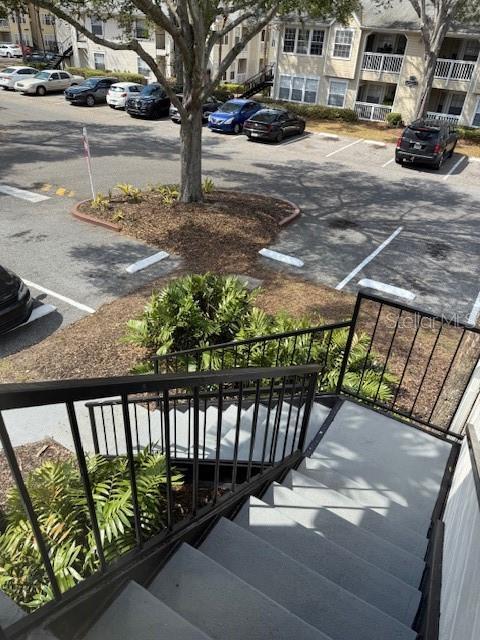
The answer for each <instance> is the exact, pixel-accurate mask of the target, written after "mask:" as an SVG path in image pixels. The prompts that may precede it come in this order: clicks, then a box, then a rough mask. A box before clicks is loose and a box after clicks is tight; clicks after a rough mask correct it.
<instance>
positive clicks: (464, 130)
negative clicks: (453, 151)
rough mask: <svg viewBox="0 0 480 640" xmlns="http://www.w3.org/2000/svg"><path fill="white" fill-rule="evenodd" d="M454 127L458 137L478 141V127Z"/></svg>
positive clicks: (479, 136) (479, 135)
mask: <svg viewBox="0 0 480 640" xmlns="http://www.w3.org/2000/svg"><path fill="white" fill-rule="evenodd" d="M456 129H457V133H458V136H459V137H460V138H463V139H464V140H471V141H472V142H480V128H476V127H457V128H456Z"/></svg>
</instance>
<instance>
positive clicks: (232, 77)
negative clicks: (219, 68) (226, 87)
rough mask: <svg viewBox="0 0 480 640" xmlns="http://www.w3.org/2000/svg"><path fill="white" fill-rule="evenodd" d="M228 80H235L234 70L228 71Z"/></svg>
mask: <svg viewBox="0 0 480 640" xmlns="http://www.w3.org/2000/svg"><path fill="white" fill-rule="evenodd" d="M230 80H235V71H230Z"/></svg>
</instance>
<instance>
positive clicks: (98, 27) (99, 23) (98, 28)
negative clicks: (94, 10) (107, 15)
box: [90, 18, 103, 36]
mask: <svg viewBox="0 0 480 640" xmlns="http://www.w3.org/2000/svg"><path fill="white" fill-rule="evenodd" d="M90 21H91V23H92V33H93V35H94V36H103V20H100V18H90Z"/></svg>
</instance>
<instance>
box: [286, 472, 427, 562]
mask: <svg viewBox="0 0 480 640" xmlns="http://www.w3.org/2000/svg"><path fill="white" fill-rule="evenodd" d="M282 484H284V485H285V486H288V487H289V488H290V489H292V490H293V491H294V492H295V493H299V494H300V495H302V496H303V497H305V498H307V500H309V501H310V502H312V504H314V505H315V506H317V507H319V508H325V509H328V510H329V511H332V512H333V513H336V514H337V515H339V516H340V517H341V518H344V519H345V520H347V521H348V522H351V523H352V524H355V525H357V526H359V527H362V529H366V530H367V531H371V532H372V533H374V534H375V535H377V536H379V537H381V538H384V539H385V540H388V541H389V542H391V543H392V544H395V545H397V546H398V547H401V548H402V549H405V550H406V551H409V552H410V553H412V554H414V555H417V556H418V557H419V558H423V557H424V556H425V551H426V549H427V539H426V537H424V536H421V535H420V534H419V533H417V532H415V531H413V530H411V529H407V528H405V527H403V526H402V524H401V523H399V522H390V519H389V516H388V514H383V513H377V512H375V511H373V510H372V509H370V508H368V507H365V506H363V505H361V504H359V503H358V502H357V501H355V500H352V499H351V498H349V497H348V496H344V495H343V494H342V493H340V492H338V491H334V490H332V489H330V488H329V487H328V486H326V485H325V484H323V483H322V482H319V481H316V480H315V479H313V478H312V477H311V476H309V475H304V474H303V473H300V472H299V471H295V470H292V471H290V472H289V473H288V475H287V477H286V478H285V479H284V481H283V483H282Z"/></svg>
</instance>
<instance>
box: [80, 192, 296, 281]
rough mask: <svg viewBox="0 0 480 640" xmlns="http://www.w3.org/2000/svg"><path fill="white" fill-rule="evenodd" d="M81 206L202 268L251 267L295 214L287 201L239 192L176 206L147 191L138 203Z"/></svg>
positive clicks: (119, 200) (118, 199)
mask: <svg viewBox="0 0 480 640" xmlns="http://www.w3.org/2000/svg"><path fill="white" fill-rule="evenodd" d="M79 210H80V211H81V212H82V213H86V214H88V215H89V216H92V217H94V218H99V219H101V220H106V221H107V222H113V223H115V224H117V225H119V226H120V227H121V232H122V233H124V234H126V235H129V236H133V237H135V238H139V239H140V240H143V241H144V242H147V243H148V244H150V245H152V246H155V247H159V248H160V249H162V250H163V251H167V252H168V253H170V254H172V255H176V256H181V257H182V258H183V259H184V260H186V261H188V264H189V267H190V269H191V270H193V271H198V272H203V271H216V270H217V269H222V270H223V269H235V271H236V272H238V270H239V269H240V270H243V269H248V268H251V265H252V264H253V262H254V261H255V260H256V259H257V254H258V251H259V250H260V249H262V248H263V247H266V246H268V245H269V244H271V243H272V242H273V241H274V239H275V237H276V235H277V233H278V231H279V229H280V227H279V226H278V223H279V222H280V220H282V219H283V218H285V217H286V216H288V215H290V214H291V213H292V208H291V206H290V205H289V204H288V203H286V202H283V201H282V200H276V199H274V198H269V197H266V196H262V195H255V194H249V193H242V192H238V191H214V192H213V193H211V194H207V195H206V196H205V201H204V202H203V203H195V204H185V203H182V202H174V203H173V204H171V205H167V204H164V203H163V202H162V196H161V195H160V194H159V193H158V192H155V191H144V192H142V194H141V199H140V201H139V202H136V203H135V202H129V201H128V199H127V198H125V196H122V195H114V196H112V197H111V199H110V204H109V205H108V207H107V208H105V209H98V208H92V206H91V204H90V202H85V203H83V204H82V205H81V206H80V208H79Z"/></svg>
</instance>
